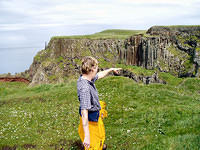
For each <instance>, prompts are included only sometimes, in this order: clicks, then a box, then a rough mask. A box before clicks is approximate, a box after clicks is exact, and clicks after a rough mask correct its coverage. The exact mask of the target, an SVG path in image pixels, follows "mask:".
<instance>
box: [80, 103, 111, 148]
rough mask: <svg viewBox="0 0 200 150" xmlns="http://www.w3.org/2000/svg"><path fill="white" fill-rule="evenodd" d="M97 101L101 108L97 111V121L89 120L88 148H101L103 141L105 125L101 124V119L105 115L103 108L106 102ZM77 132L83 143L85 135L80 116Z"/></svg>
mask: <svg viewBox="0 0 200 150" xmlns="http://www.w3.org/2000/svg"><path fill="white" fill-rule="evenodd" d="M99 102H100V105H101V110H100V112H99V119H98V122H93V121H89V132H90V148H89V149H88V150H102V149H103V144H104V141H105V127H104V124H103V119H104V118H105V117H107V111H106V110H105V107H106V103H105V102H103V101H99ZM78 133H79V136H80V138H81V141H82V143H83V141H84V137H85V135H84V130H83V124H82V117H81V116H80V124H79V127H78ZM85 150H86V147H85Z"/></svg>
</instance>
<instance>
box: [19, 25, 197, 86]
mask: <svg viewBox="0 0 200 150" xmlns="http://www.w3.org/2000/svg"><path fill="white" fill-rule="evenodd" d="M116 32H117V30H115V31H113V33H112V32H110V30H109V35H108V34H107V35H106V33H107V32H106V31H104V32H100V33H103V34H98V35H95V36H94V35H93V36H82V37H81V36H73V37H53V38H52V39H51V40H50V42H49V44H48V46H47V47H46V49H45V50H42V51H40V52H38V54H37V55H36V56H35V57H34V61H33V63H32V65H31V66H30V68H29V70H26V71H25V72H24V73H22V75H23V76H24V77H26V78H28V79H29V80H31V81H32V83H31V84H32V85H33V84H37V83H51V82H65V81H66V80H69V79H70V78H72V77H77V76H78V75H79V73H80V72H79V69H80V61H81V58H82V57H84V56H87V55H91V56H94V57H96V58H97V59H98V61H99V67H100V69H101V70H103V69H105V68H109V67H114V66H115V65H116V64H124V65H136V66H141V67H143V68H145V69H151V70H152V69H156V70H158V71H161V72H169V73H171V74H173V75H175V76H178V77H199V72H200V69H199V66H200V26H169V27H168V26H164V27H163V26H154V27H151V28H150V29H149V30H148V31H147V32H146V33H145V32H144V31H137V32H135V31H134V32H133V31H128V32H127V31H126V32H125V31H124V32H123V30H121V31H120V32H119V31H118V32H117V34H116ZM114 33H115V34H114ZM124 33H126V34H124ZM127 33H129V34H127ZM130 33H131V34H130ZM102 35H103V36H102ZM113 35H114V36H113Z"/></svg>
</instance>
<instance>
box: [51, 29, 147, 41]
mask: <svg viewBox="0 0 200 150" xmlns="http://www.w3.org/2000/svg"><path fill="white" fill-rule="evenodd" d="M145 32H146V31H145V30H121V29H112V30H104V31H102V32H98V33H94V34H91V35H74V36H54V37H52V38H51V39H126V38H128V37H130V36H132V35H136V34H144V33H145Z"/></svg>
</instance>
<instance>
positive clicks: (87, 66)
mask: <svg viewBox="0 0 200 150" xmlns="http://www.w3.org/2000/svg"><path fill="white" fill-rule="evenodd" d="M81 64H82V65H81V72H82V74H88V73H89V72H90V71H92V67H97V66H98V61H97V60H96V59H95V58H94V57H92V56H85V57H84V58H83V59H82V61H81Z"/></svg>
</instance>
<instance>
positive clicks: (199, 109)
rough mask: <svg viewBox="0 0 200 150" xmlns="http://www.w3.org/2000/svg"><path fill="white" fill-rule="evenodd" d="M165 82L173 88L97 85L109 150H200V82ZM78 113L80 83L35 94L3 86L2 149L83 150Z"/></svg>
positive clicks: (125, 82)
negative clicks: (104, 108) (104, 111)
mask: <svg viewBox="0 0 200 150" xmlns="http://www.w3.org/2000/svg"><path fill="white" fill-rule="evenodd" d="M129 69H131V67H130V66H129ZM132 69H133V68H132ZM134 69H135V70H136V71H138V70H139V71H140V72H141V70H142V69H139V68H134ZM137 69H138V70H137ZM143 72H147V71H143ZM160 77H161V78H163V79H165V80H166V81H167V82H168V83H169V84H167V85H162V84H151V85H143V84H137V83H135V82H134V81H132V80H131V79H129V78H124V77H113V76H108V77H106V78H104V79H101V80H97V82H96V87H97V89H98V92H99V97H100V100H104V101H105V102H106V103H107V111H108V118H106V119H105V121H104V123H105V128H106V143H107V144H108V147H109V148H108V149H109V150H116V149H152V150H154V149H184V148H185V149H187V148H188V149H200V134H199V133H200V128H199V125H200V119H199V118H200V80H199V79H194V78H187V79H178V78H176V77H173V76H171V75H170V74H166V73H161V74H160ZM78 107H79V102H78V99H77V92H76V80H72V81H70V82H69V83H68V84H56V85H53V84H50V85H40V86H36V87H32V88H28V87H27V85H25V84H23V83H1V82H0V117H1V119H0V147H1V148H2V147H4V148H5V146H7V147H13V146H14V145H15V146H16V147H17V148H19V149H25V148H33V149H61V148H64V149H78V148H77V147H78V144H80V139H79V136H78V132H77V129H78V124H79V115H78Z"/></svg>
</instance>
